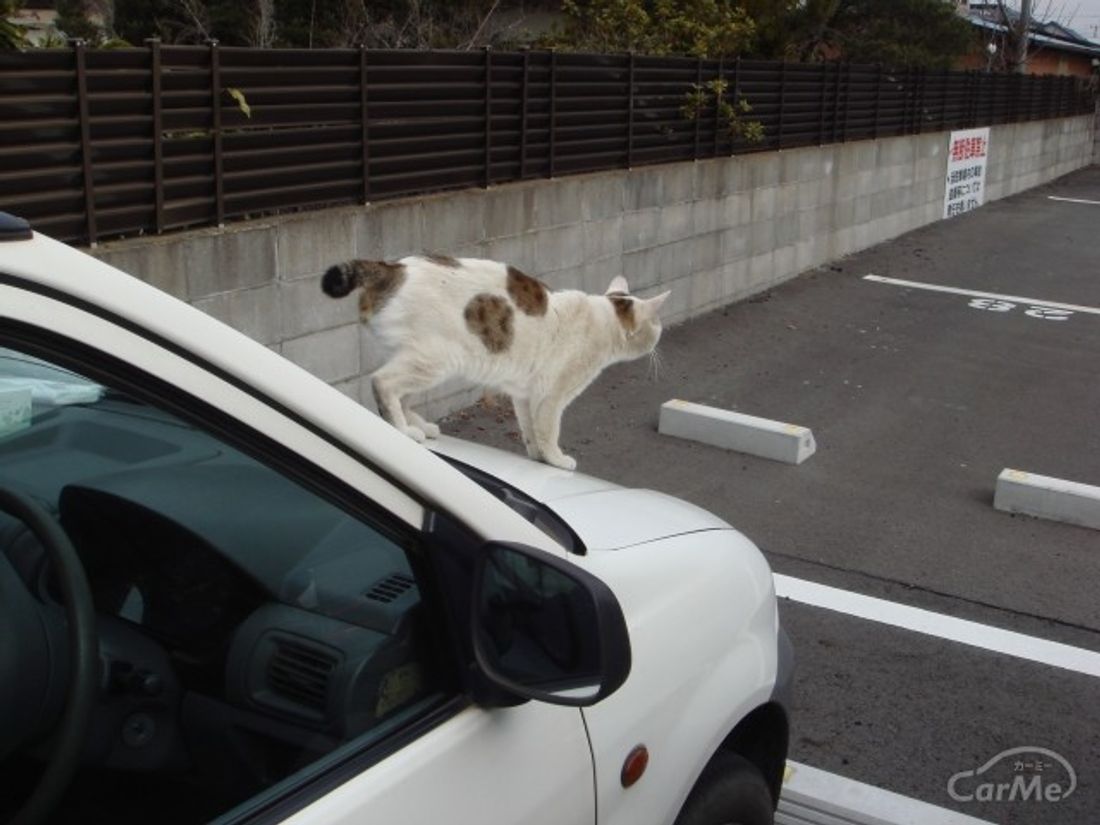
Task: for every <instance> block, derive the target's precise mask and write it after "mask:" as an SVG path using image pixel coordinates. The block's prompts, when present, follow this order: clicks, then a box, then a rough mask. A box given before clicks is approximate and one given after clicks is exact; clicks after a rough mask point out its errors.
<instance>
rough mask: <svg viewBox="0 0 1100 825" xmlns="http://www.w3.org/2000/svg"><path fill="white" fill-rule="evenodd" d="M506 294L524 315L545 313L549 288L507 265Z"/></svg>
mask: <svg viewBox="0 0 1100 825" xmlns="http://www.w3.org/2000/svg"><path fill="white" fill-rule="evenodd" d="M508 294H509V295H510V296H511V297H512V300H513V301H515V302H516V306H517V307H519V309H520V311H521V312H522V313H524V314H525V315H545V314H546V306H547V304H548V303H549V299H548V297H547V295H548V294H549V290H548V289H547V288H546V285H545V284H543V283H542V281H539V280H537V279H536V278H532V277H531V276H530V275H527V274H526V273H523V272H520V271H519V270H518V269H516V268H515V267H514V266H510V267H508Z"/></svg>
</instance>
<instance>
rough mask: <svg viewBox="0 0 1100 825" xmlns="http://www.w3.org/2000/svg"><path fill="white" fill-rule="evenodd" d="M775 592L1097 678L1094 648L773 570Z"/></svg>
mask: <svg viewBox="0 0 1100 825" xmlns="http://www.w3.org/2000/svg"><path fill="white" fill-rule="evenodd" d="M775 592H776V595H777V596H779V597H780V598H785V599H791V600H792V601H796V602H799V603H801V604H808V605H812V606H813V607H822V608H825V609H826V610H835V611H837V612H840V613H846V614H847V615H849V616H856V617H858V618H860V619H867V620H868V621H872V622H880V623H882V624H887V625H892V626H893V627H900V628H902V629H904V630H911V631H913V632H915V633H923V634H925V635H928V636H936V637H938V638H940V639H948V640H950V641H953V642H958V643H960V644H964V645H971V646H972V647H979V648H982V649H983V650H991V651H993V652H995V653H1003V654H1005V655H1007V656H1015V657H1016V658H1019V659H1027V660H1029V661H1032V662H1038V663H1039V664H1043V665H1049V666H1051V667H1058V668H1062V669H1064V670H1071V671H1073V672H1075V673H1084V674H1085V675H1087V676H1095V677H1098V678H1100V653H1097V652H1096V651H1093V650H1086V649H1085V648H1081V647H1073V646H1071V645H1065V644H1062V643H1061V642H1052V641H1049V640H1047V639H1040V638H1038V637H1036V636H1028V635H1026V634H1023V633H1016V632H1015V631H1012V630H1003V629H1001V628H999V627H993V626H991V625H985V624H980V623H978V622H972V621H968V620H966V619H956V618H955V617H954V616H944V615H943V614H941V613H934V612H933V611H931V610H923V609H921V608H919V607H910V606H908V605H904V604H898V603H897V602H891V601H887V600H885V599H877V598H874V597H872V596H864V595H862V594H860V593H852V592H850V591H847V590H839V589H837V588H835V587H828V586H826V585H823V584H817V583H815V582H810V581H805V580H804V579H795V578H792V577H790V576H783V575H778V574H777V575H776V576H775Z"/></svg>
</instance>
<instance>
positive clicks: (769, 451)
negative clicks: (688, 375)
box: [657, 398, 817, 464]
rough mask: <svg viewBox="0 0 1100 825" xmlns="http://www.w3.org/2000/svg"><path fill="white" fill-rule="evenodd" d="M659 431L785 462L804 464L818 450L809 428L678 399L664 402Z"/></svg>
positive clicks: (663, 433)
mask: <svg viewBox="0 0 1100 825" xmlns="http://www.w3.org/2000/svg"><path fill="white" fill-rule="evenodd" d="M657 431H658V432H659V433H661V434H662V435H670V436H673V437H675V438H683V439H687V440H688V441H698V442H700V443H702V444H709V445H711V446H712V447H721V448H722V449H724V450H734V451H736V452H739V453H747V454H748V455H755V456H759V457H760V458H769V459H771V460H772V461H782V462H784V463H786V464H801V463H802V462H803V461H805V460H806V459H807V458H809V457H810V456H812V455H813V454H814V452H815V451H816V450H817V443H816V442H815V441H814V434H813V433H812V432H811V431H810V429H809V428H808V427H800V426H798V425H797V424H786V423H784V422H782V421H772V420H771V419H768V418H757V417H756V416H753V415H745V414H743V413H737V412H733V411H731V410H723V409H719V408H717V407H708V406H706V405H704V404H693V403H692V402H690V401H681V400H679V399H675V398H674V399H672V400H671V401H666V402H665V403H664V404H662V405H661V417H660V422H659V424H658V425H657Z"/></svg>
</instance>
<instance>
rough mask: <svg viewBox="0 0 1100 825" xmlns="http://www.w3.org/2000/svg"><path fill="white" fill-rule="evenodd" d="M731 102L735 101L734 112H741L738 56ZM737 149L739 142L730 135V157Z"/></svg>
mask: <svg viewBox="0 0 1100 825" xmlns="http://www.w3.org/2000/svg"><path fill="white" fill-rule="evenodd" d="M731 100H732V101H733V111H734V112H739V111H741V109H740V102H741V55H738V56H737V57H736V58H734V61H733V97H732V98H731ZM736 148H737V141H736V140H735V139H734V136H733V135H732V134H731V135H730V155H731V156H732V155H733V154H734V151H735V149H736Z"/></svg>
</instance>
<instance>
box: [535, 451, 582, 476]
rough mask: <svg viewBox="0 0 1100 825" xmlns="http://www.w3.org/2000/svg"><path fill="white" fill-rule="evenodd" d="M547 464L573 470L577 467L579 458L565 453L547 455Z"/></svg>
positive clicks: (545, 459)
mask: <svg viewBox="0 0 1100 825" xmlns="http://www.w3.org/2000/svg"><path fill="white" fill-rule="evenodd" d="M543 460H544V461H545V462H546V463H547V464H550V465H552V466H554V467H560V468H561V469H562V470H569V471H570V472H572V471H573V470H575V469H577V459H575V458H573V456H571V455H565V454H564V453H558V455H556V456H553V457H551V456H546V457H545V458H544V459H543Z"/></svg>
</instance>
